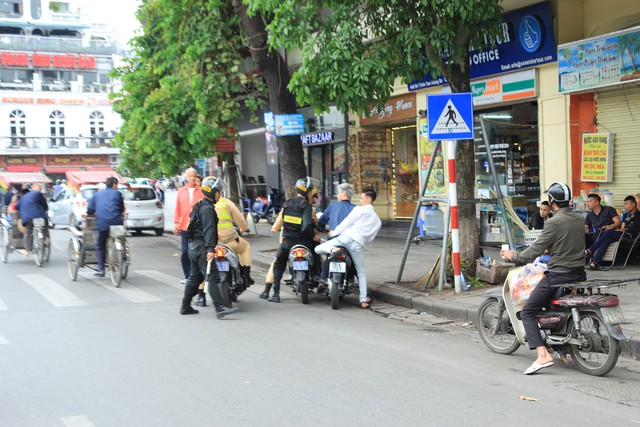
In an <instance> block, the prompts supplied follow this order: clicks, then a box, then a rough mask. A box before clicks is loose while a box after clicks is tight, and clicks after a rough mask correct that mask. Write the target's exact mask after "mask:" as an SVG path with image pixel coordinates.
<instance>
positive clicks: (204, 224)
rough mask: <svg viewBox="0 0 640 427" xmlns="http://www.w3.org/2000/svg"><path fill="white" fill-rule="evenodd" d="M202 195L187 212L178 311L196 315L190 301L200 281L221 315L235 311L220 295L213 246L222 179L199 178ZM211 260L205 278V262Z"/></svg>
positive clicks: (215, 236)
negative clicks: (185, 261) (185, 274)
mask: <svg viewBox="0 0 640 427" xmlns="http://www.w3.org/2000/svg"><path fill="white" fill-rule="evenodd" d="M202 194H203V198H202V199H201V200H200V201H198V203H196V204H195V205H194V207H193V209H192V210H191V213H190V214H189V226H188V228H187V235H188V238H189V260H190V261H191V266H190V268H189V278H188V279H187V283H186V284H185V287H184V297H183V298H182V306H181V307H180V314H197V313H198V310H196V309H194V308H193V307H191V300H192V299H193V297H194V296H195V295H196V294H197V293H198V285H199V284H200V283H202V282H203V281H205V280H206V281H207V282H208V283H209V285H210V286H209V291H210V292H211V297H212V298H213V306H214V307H215V310H216V317H217V318H218V319H221V318H223V317H224V316H227V315H229V314H231V313H234V312H236V311H237V310H238V309H237V308H235V307H234V308H230V307H226V306H225V305H224V303H223V300H222V295H220V288H219V286H218V285H219V284H220V276H219V275H218V268H217V267H216V264H215V262H214V252H215V247H216V245H217V244H218V215H216V211H215V207H214V205H215V203H216V201H217V200H218V199H220V195H221V194H222V182H221V180H220V179H217V178H216V177H213V176H208V177H206V178H205V179H204V180H203V181H202ZM208 263H211V268H210V271H209V276H208V277H207V265H208Z"/></svg>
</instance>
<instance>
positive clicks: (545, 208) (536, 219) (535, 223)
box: [529, 200, 553, 230]
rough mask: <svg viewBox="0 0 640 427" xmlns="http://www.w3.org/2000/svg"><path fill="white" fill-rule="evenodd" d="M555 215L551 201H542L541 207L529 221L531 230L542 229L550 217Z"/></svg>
mask: <svg viewBox="0 0 640 427" xmlns="http://www.w3.org/2000/svg"><path fill="white" fill-rule="evenodd" d="M551 217H553V214H552V213H551V206H549V202H547V201H546V200H545V201H543V202H542V203H540V207H539V208H538V210H537V211H536V213H534V214H533V216H532V217H531V221H529V228H530V229H531V230H542V229H544V223H545V221H546V220H548V219H549V218H551Z"/></svg>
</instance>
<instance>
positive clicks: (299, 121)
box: [274, 114, 304, 136]
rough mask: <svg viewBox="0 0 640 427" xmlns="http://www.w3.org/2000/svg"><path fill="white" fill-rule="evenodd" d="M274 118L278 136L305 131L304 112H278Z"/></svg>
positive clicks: (298, 133)
mask: <svg viewBox="0 0 640 427" xmlns="http://www.w3.org/2000/svg"><path fill="white" fill-rule="evenodd" d="M274 118H275V126H276V135H277V136H289V135H302V134H303V133H304V116H303V115H302V114H276V115H275V116H274Z"/></svg>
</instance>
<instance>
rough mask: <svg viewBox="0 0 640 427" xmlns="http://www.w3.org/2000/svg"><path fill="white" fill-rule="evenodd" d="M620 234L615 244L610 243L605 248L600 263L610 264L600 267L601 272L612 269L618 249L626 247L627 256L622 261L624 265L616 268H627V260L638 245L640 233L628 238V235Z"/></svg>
mask: <svg viewBox="0 0 640 427" xmlns="http://www.w3.org/2000/svg"><path fill="white" fill-rule="evenodd" d="M620 234H621V236H620V239H619V240H618V241H616V242H613V243H611V244H610V245H609V247H608V248H607V251H606V252H605V253H604V256H603V257H602V261H603V262H609V263H610V264H609V266H607V267H602V266H601V267H600V269H601V270H605V271H606V270H611V269H612V268H614V266H615V263H616V258H617V256H618V252H619V251H620V247H628V248H629V249H628V251H627V256H626V257H625V259H624V263H623V264H622V266H620V267H617V268H619V269H620V270H621V269H623V268H625V267H626V266H627V263H628V262H629V258H631V254H632V253H633V251H634V249H635V248H636V244H637V243H638V239H639V238H640V233H637V234H636V235H635V236H634V237H630V234H629V233H620ZM623 256H624V255H623Z"/></svg>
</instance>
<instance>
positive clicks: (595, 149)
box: [580, 132, 613, 182]
mask: <svg viewBox="0 0 640 427" xmlns="http://www.w3.org/2000/svg"><path fill="white" fill-rule="evenodd" d="M580 180H581V181H587V182H611V181H612V180H613V134H612V133H607V132H601V133H584V134H582V170H581V172H580Z"/></svg>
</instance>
